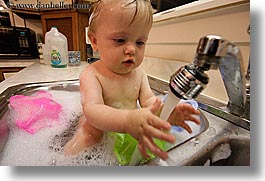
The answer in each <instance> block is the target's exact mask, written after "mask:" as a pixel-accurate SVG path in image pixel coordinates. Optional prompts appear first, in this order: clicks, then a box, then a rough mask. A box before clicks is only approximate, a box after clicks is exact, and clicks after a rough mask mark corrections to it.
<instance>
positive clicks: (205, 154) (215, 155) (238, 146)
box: [186, 137, 250, 166]
mask: <svg viewBox="0 0 265 181" xmlns="http://www.w3.org/2000/svg"><path fill="white" fill-rule="evenodd" d="M186 165H189V166H203V165H204V166H250V139H249V138H230V137H222V138H221V139H219V140H218V141H215V142H213V143H212V144H210V145H208V146H207V147H206V148H205V149H204V150H202V151H201V152H198V153H197V154H196V155H195V156H194V157H193V158H192V159H190V160H189V161H188V162H187V164H186Z"/></svg>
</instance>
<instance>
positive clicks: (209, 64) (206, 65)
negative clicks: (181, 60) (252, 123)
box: [193, 35, 249, 118]
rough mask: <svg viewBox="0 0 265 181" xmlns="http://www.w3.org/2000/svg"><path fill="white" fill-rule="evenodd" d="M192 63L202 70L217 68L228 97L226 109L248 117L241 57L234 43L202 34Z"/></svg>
mask: <svg viewBox="0 0 265 181" xmlns="http://www.w3.org/2000/svg"><path fill="white" fill-rule="evenodd" d="M193 64H195V66H197V68H198V69H200V70H202V71H207V70H210V69H218V68H219V70H220V73H221V75H222V79H223V82H224V85H225V88H226V92H227V95H228V98H229V101H228V104H227V109H228V111H229V112H230V113H233V114H235V115H238V116H242V115H243V116H244V117H247V118H249V104H248V103H247V96H246V84H245V82H246V80H245V74H244V67H243V59H242V55H241V52H240V49H239V48H238V47H237V46H236V45H234V44H233V43H231V42H229V41H227V40H224V39H222V38H221V37H220V36H216V35H208V36H204V37H202V38H201V39H200V41H199V44H198V47H197V51H196V55H195V58H194V61H193Z"/></svg>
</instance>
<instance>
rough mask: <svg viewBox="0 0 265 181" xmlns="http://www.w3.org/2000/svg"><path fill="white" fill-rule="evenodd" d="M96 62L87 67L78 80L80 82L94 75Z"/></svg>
mask: <svg viewBox="0 0 265 181" xmlns="http://www.w3.org/2000/svg"><path fill="white" fill-rule="evenodd" d="M96 63H97V62H94V63H92V64H90V65H88V66H87V67H86V68H85V69H84V70H83V71H82V72H81V74H80V76H79V79H80V81H82V80H84V79H87V78H92V77H94V76H95V75H96V72H97V68H96V67H97V66H96Z"/></svg>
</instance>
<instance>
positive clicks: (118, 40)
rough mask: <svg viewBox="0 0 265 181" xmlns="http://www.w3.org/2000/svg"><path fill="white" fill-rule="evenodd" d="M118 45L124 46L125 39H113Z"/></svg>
mask: <svg viewBox="0 0 265 181" xmlns="http://www.w3.org/2000/svg"><path fill="white" fill-rule="evenodd" d="M113 40H114V41H115V42H116V43H118V44H123V43H124V42H125V39H122V38H117V39H113Z"/></svg>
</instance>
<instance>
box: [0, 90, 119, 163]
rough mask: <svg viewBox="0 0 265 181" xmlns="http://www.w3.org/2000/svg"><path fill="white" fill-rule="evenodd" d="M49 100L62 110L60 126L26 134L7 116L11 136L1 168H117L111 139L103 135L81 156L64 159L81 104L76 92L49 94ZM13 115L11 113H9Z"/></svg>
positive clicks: (2, 153)
mask: <svg viewBox="0 0 265 181" xmlns="http://www.w3.org/2000/svg"><path fill="white" fill-rule="evenodd" d="M48 92H49V93H51V94H52V99H53V100H55V101H56V102H58V103H59V104H61V105H62V107H63V113H62V114H61V115H60V122H58V123H56V124H54V126H52V127H47V128H43V129H40V130H39V131H38V132H36V133H35V134H33V135H32V134H29V133H27V132H25V131H23V130H22V129H19V128H18V127H17V126H16V125H15V119H14V117H12V114H10V115H9V116H8V117H7V119H8V120H7V121H8V125H9V128H10V134H9V138H8V142H7V144H6V146H5V148H4V149H3V151H2V152H1V154H0V165H6V166H109V165H118V163H117V161H116V157H115V155H114V153H113V145H114V141H115V140H114V138H113V137H111V136H110V135H106V134H105V135H104V136H103V138H102V139H101V141H100V142H99V143H97V144H96V145H94V146H92V147H89V148H87V149H86V150H84V151H82V152H80V153H79V154H78V155H74V156H65V155H64V152H63V146H64V145H65V144H66V143H67V141H69V140H70V139H71V138H72V136H73V134H74V133H75V130H76V127H77V124H78V120H79V117H80V116H81V113H82V110H81V104H80V93H79V92H67V91H63V92H62V91H56V90H51V91H48ZM11 113H12V111H11Z"/></svg>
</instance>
